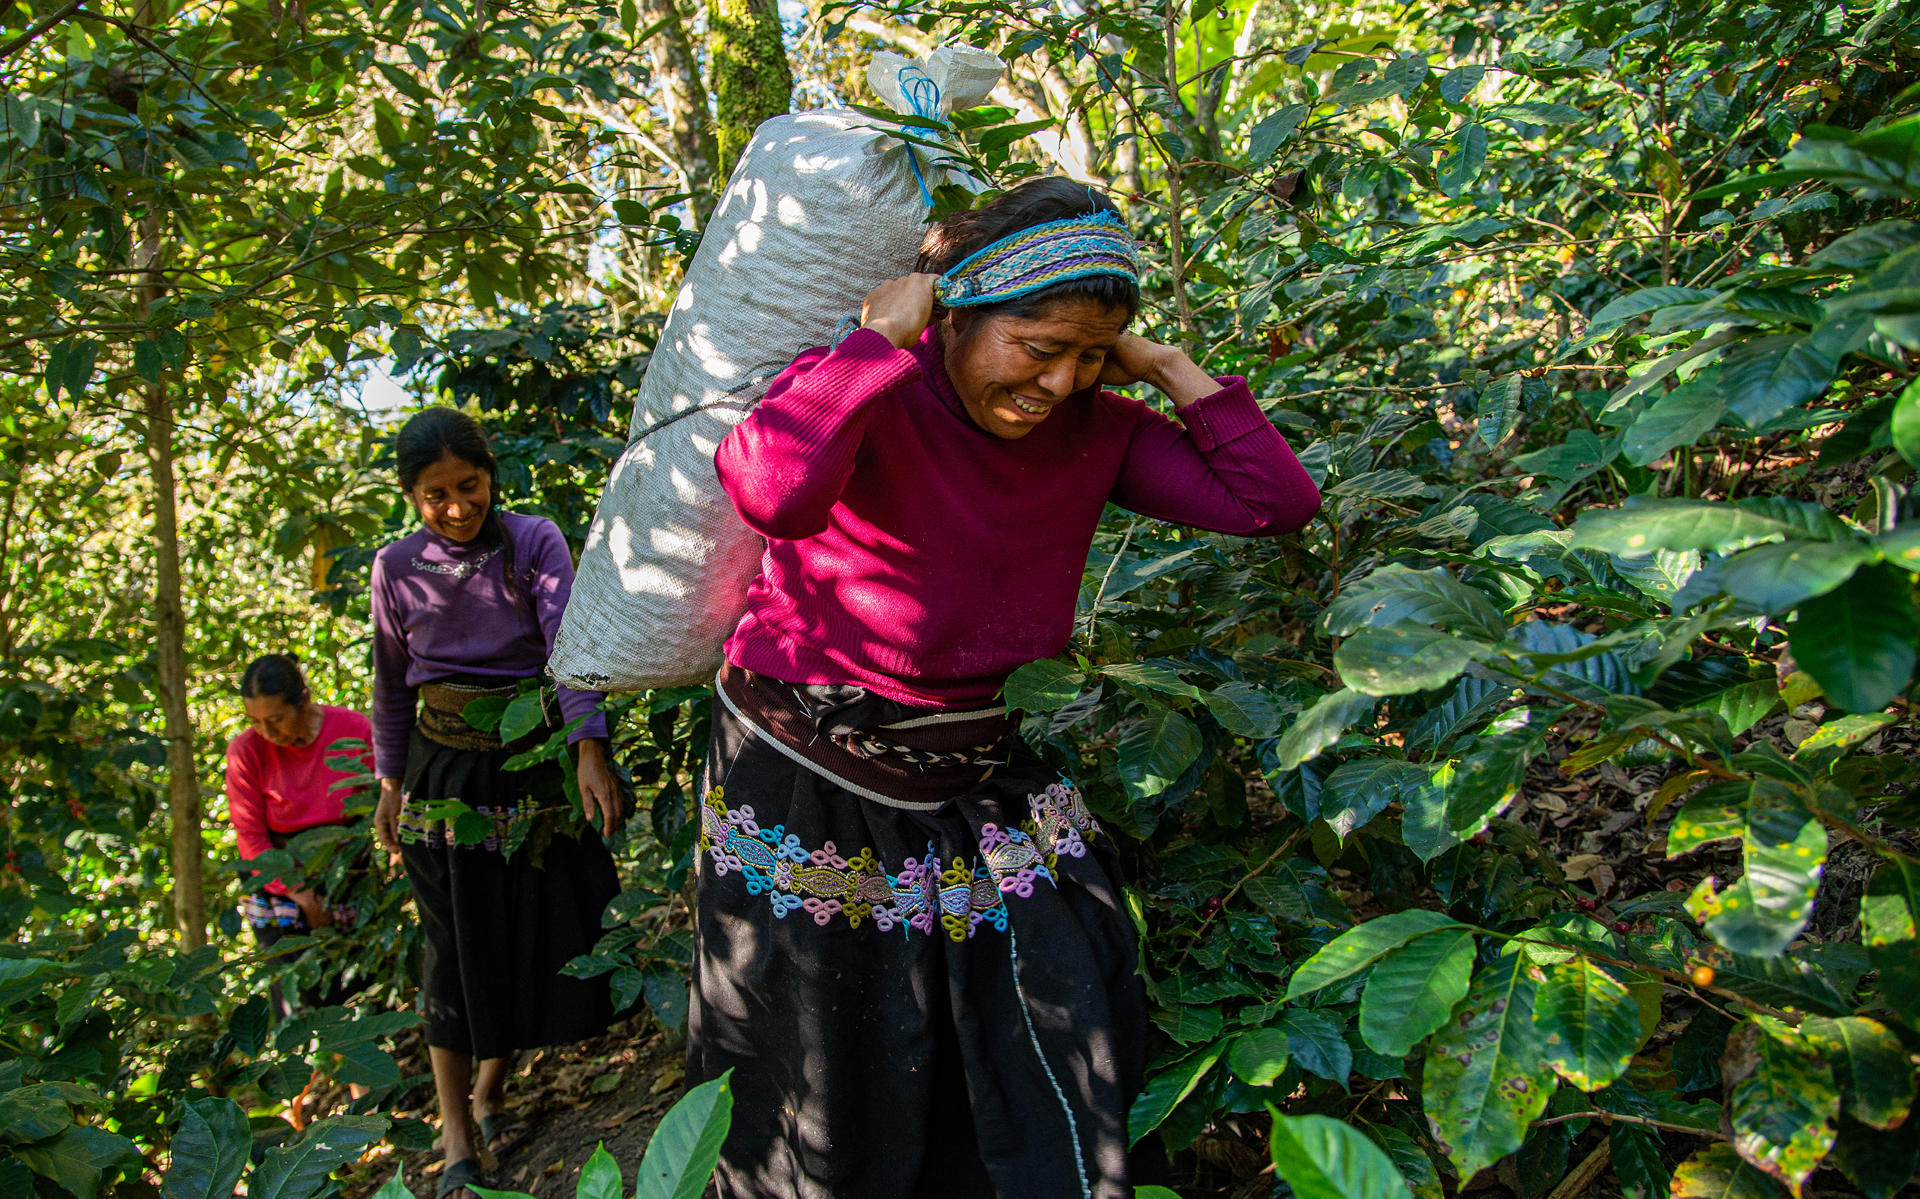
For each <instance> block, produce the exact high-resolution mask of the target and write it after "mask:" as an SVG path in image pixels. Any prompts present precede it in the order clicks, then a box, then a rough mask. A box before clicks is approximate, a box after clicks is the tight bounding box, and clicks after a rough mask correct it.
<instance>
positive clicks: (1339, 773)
mask: <svg viewBox="0 0 1920 1199" xmlns="http://www.w3.org/2000/svg"><path fill="white" fill-rule="evenodd" d="M1432 778H1433V771H1432V770H1431V769H1430V768H1429V767H1426V766H1416V765H1415V764H1413V763H1412V762H1405V761H1401V760H1400V759H1398V758H1362V759H1360V760H1359V761H1355V762H1348V763H1346V764H1345V765H1343V766H1340V767H1338V768H1336V769H1335V770H1334V772H1333V773H1332V774H1330V775H1328V776H1327V779H1326V782H1325V783H1324V784H1323V785H1322V787H1321V790H1320V817H1321V819H1323V820H1325V821H1326V822H1327V825H1328V827H1330V828H1331V829H1333V831H1334V833H1335V834H1337V835H1338V836H1339V837H1340V839H1341V840H1342V841H1345V840H1346V839H1347V838H1348V837H1350V836H1352V835H1353V833H1354V831H1355V830H1356V829H1359V828H1361V827H1362V826H1364V825H1365V824H1366V823H1367V822H1368V821H1370V820H1372V819H1373V818H1374V817H1375V816H1378V815H1379V814H1380V813H1381V812H1383V811H1385V810H1386V809H1387V806H1388V805H1389V804H1393V803H1400V802H1404V797H1405V796H1406V795H1407V793H1408V792H1409V791H1410V790H1411V791H1415V792H1417V791H1419V790H1421V789H1424V788H1425V787H1427V786H1428V785H1429V784H1430V783H1431V782H1432Z"/></svg>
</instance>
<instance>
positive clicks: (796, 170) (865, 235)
mask: <svg viewBox="0 0 1920 1199" xmlns="http://www.w3.org/2000/svg"><path fill="white" fill-rule="evenodd" d="M1000 70H1001V64H1000V60H999V59H998V58H996V57H994V56H993V55H991V54H987V53H985V52H984V51H980V50H974V49H971V48H968V47H951V48H946V49H941V50H936V51H934V52H933V54H932V55H931V56H929V58H928V59H926V60H925V61H924V62H922V61H918V60H909V59H905V58H901V57H900V56H898V55H893V54H884V53H883V54H879V55H876V56H875V58H874V61H873V63H872V65H871V66H870V67H869V69H868V73H867V77H868V82H869V83H870V84H871V85H872V86H873V89H874V91H875V92H876V93H878V94H879V95H880V96H881V98H882V99H884V100H886V101H887V102H888V103H889V104H891V105H892V106H893V107H894V108H895V109H896V110H897V111H901V112H909V111H919V112H921V113H922V115H939V116H945V115H946V114H947V113H949V112H952V111H954V110H957V109H961V108H970V107H972V106H974V105H976V104H979V103H981V102H982V101H984V100H985V99H986V97H987V94H988V92H990V91H991V90H992V88H993V85H994V83H995V82H996V81H997V80H998V79H999V76H1000ZM922 76H924V80H923V79H922ZM929 82H930V83H931V85H932V86H931V87H929V86H928V83H929ZM934 89H937V91H936V90H934ZM929 110H931V111H929ZM917 154H918V159H917V165H918V166H919V168H920V174H918V175H917V174H916V171H915V166H916V160H915V159H913V158H911V157H910V155H909V151H908V148H907V146H906V144H905V143H903V142H901V141H899V140H898V139H896V138H894V137H892V136H890V135H889V134H888V133H887V132H886V131H885V130H883V129H881V128H879V127H877V126H876V125H875V124H874V123H873V122H872V121H871V120H870V119H869V118H866V117H863V116H861V115H860V114H858V113H853V112H846V111H841V110H836V109H826V110H820V111H815V112H805V113H795V114H790V115H787V116H780V117H775V118H773V119H772V120H770V121H767V122H766V123H765V124H763V125H761V126H760V127H759V128H758V129H757V130H755V131H754V135H753V141H752V143H751V144H750V145H749V146H748V147H747V150H746V152H745V153H743V154H742V155H741V158H740V162H739V165H738V166H736V167H735V168H734V172H733V178H732V179H731V180H729V181H728V183H727V190H726V193H725V194H724V195H723V196H722V197H721V199H720V202H719V204H718V205H717V206H716V207H715V209H714V213H713V216H712V218H711V219H710V220H709V221H708V223H707V228H706V230H705V233H704V234H703V236H702V237H701V241H700V248H699V249H698V250H697V251H696V252H695V253H694V256H693V261H692V262H691V263H689V264H688V266H687V274H686V280H685V282H684V284H683V285H682V286H681V288H680V294H679V296H678V297H677V298H676V299H675V300H674V303H673V310H672V312H670V313H669V314H668V316H667V323H666V327H665V328H664V329H663V330H662V331H661V334H660V342H659V345H658V346H656V347H655V349H654V353H653V358H652V360H651V361H650V362H649V363H648V365H647V373H646V376H645V378H644V379H642V380H641V383H640V395H639V399H638V401H637V402H636V404H635V406H634V413H633V420H632V422H631V424H630V425H629V426H628V431H627V436H628V438H629V441H628V445H627V448H626V450H625V451H624V452H623V453H622V454H621V455H620V458H619V460H618V461H617V462H615V463H614V466H613V475H612V478H611V479H610V481H609V482H608V484H607V489H606V492H605V493H604V494H603V495H602V496H601V497H600V506H599V508H598V510H597V511H596V512H595V513H594V517H593V525H592V528H591V529H590V530H589V532H588V534H587V544H586V548H585V550H584V552H583V553H582V554H581V557H580V569H579V574H578V577H577V578H576V579H575V580H574V585H573V596H572V599H571V600H570V601H569V602H568V604H567V611H566V617H565V619H564V620H563V621H562V622H561V625H560V633H559V636H558V637H556V638H555V640H554V647H553V655H552V658H551V660H550V661H549V662H548V669H549V670H550V671H551V672H552V674H553V676H554V677H555V678H556V679H558V680H559V681H561V682H563V683H566V684H569V685H571V686H576V687H584V688H591V689H596V690H604V691H635V690H640V689H642V688H648V687H667V686H674V685H678V684H684V683H698V682H705V681H706V680H707V679H709V678H711V677H712V676H713V672H714V671H715V670H716V669H718V668H719V665H720V647H721V645H722V643H723V642H725V640H726V639H727V637H728V636H729V635H730V634H731V633H732V632H733V628H734V626H735V625H736V624H738V623H739V620H740V615H741V613H742V612H744V611H745V610H746V590H747V585H748V584H749V583H751V582H752V581H753V577H754V575H755V574H756V573H757V572H758V570H759V565H760V554H761V550H762V548H763V545H764V543H763V542H762V540H761V538H760V537H759V536H758V535H757V534H755V533H754V532H753V531H752V530H750V529H748V528H747V527H746V526H745V525H743V524H741V523H740V518H739V516H738V515H737V514H736V513H735V512H734V510H733V504H732V502H731V501H730V500H729V499H728V498H727V496H726V493H725V492H724V491H722V490H721V488H720V482H719V479H718V478H717V477H716V476H715V474H714V468H713V455H714V451H715V450H716V449H718V448H719V445H720V441H721V439H722V438H724V437H725V436H726V435H727V431H728V430H729V429H731V428H733V426H734V425H736V424H738V423H739V422H740V421H741V420H742V419H743V418H744V417H745V416H746V415H747V413H748V412H750V411H752V409H753V406H754V405H755V404H757V403H758V402H759V401H760V398H761V397H762V396H763V395H765V394H766V389H767V385H768V384H769V383H771V382H772V381H773V378H774V376H775V375H777V374H779V373H780V371H781V370H782V369H783V368H784V367H785V366H786V365H787V364H788V363H789V362H791V361H793V359H794V357H795V356H797V355H798V354H799V353H800V352H801V351H802V350H805V349H807V348H808V347H810V346H818V345H824V344H826V343H827V342H828V341H830V340H831V339H832V337H833V331H834V326H835V325H836V324H837V323H838V322H839V321H840V319H841V318H842V317H844V316H847V315H849V314H854V313H858V312H859V311H860V302H861V300H862V299H864V298H865V296H866V294H867V292H869V291H871V290H872V289H873V288H874V287H876V286H878V285H879V284H880V283H882V282H884V281H885V280H887V279H891V278H895V277H897V276H899V275H903V274H906V273H907V272H908V271H910V270H912V269H913V260H914V255H915V254H916V253H917V252H918V250H919V247H920V241H921V238H922V237H923V236H924V235H925V233H926V203H925V199H924V193H923V191H922V179H921V175H924V176H925V185H926V186H928V187H931V186H932V185H934V184H935V183H936V182H938V179H937V178H936V175H935V171H936V168H934V166H933V165H932V160H931V156H930V155H929V153H928V151H927V150H926V149H925V148H919V149H918V150H917Z"/></svg>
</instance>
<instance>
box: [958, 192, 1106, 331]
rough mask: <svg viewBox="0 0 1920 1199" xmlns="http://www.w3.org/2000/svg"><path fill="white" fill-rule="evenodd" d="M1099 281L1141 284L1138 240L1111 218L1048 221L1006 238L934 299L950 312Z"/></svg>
mask: <svg viewBox="0 0 1920 1199" xmlns="http://www.w3.org/2000/svg"><path fill="white" fill-rule="evenodd" d="M1095 275H1114V276H1117V277H1119V278H1122V279H1133V280H1138V279H1139V278H1140V256H1139V253H1138V251H1137V250H1136V249H1135V248H1134V244H1133V235H1132V234H1130V233H1128V232H1127V226H1126V223H1125V222H1123V221H1122V220H1121V219H1120V218H1119V217H1117V216H1115V215H1114V214H1113V213H1110V212H1099V213H1094V214H1092V215H1090V216H1077V217H1068V218H1067V219H1066V220H1062V221H1048V222H1047V223H1046V224H1044V225H1034V226H1033V227H1031V228H1028V229H1022V230H1020V231H1019V232H1018V233H1015V234H1012V235H1011V236H1008V237H1003V238H1001V239H1000V240H999V241H997V242H994V243H993V244H992V245H989V246H987V247H986V248H985V249H983V250H979V251H977V252H976V253H974V254H972V255H970V256H968V257H967V258H966V259H965V260H964V261H962V262H961V263H960V264H959V265H957V266H955V267H954V268H953V269H952V270H950V271H948V272H947V273H946V274H944V275H942V276H941V277H940V281H939V282H938V283H937V284H935V285H934V294H935V295H936V296H938V297H939V300H940V302H941V303H942V304H945V305H946V306H947V307H949V308H967V307H972V306H974V305H977V304H998V303H1000V302H1001V301H1003V300H1011V299H1015V298H1017V297H1019V296H1024V295H1026V294H1028V293H1029V292H1035V291H1039V290H1040V289H1041V288H1043V287H1051V286H1053V285H1054V284H1056V283H1065V282H1067V281H1068V280H1070V279H1085V278H1089V277H1092V276H1095Z"/></svg>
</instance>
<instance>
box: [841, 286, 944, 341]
mask: <svg viewBox="0 0 1920 1199" xmlns="http://www.w3.org/2000/svg"><path fill="white" fill-rule="evenodd" d="M939 278H940V276H938V275H928V274H915V275H902V276H900V277H899V278H898V279H889V280H887V281H886V282H885V283H882V284H881V285H880V286H878V287H876V288H874V289H873V290H872V291H870V292H868V293H867V298H866V301H865V302H864V303H862V304H861V305H860V327H861V328H862V329H872V330H873V331H874V332H876V333H878V334H880V335H881V336H882V337H884V338H886V339H887V340H888V341H890V342H892V343H893V345H894V348H895V349H900V350H904V349H906V348H907V347H908V346H910V345H912V344H913V343H914V342H916V341H919V340H920V334H921V333H923V332H925V331H926V328H927V322H928V321H931V320H932V319H933V285H934V283H935V282H936V281H937V280H938V279H939Z"/></svg>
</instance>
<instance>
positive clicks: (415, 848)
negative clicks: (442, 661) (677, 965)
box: [400, 721, 620, 1058]
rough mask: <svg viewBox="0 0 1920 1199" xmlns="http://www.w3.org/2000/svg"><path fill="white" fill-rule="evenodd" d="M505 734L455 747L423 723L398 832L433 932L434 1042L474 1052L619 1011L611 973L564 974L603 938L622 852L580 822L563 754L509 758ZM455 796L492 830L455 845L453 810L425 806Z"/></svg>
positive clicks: (496, 1050) (521, 1043)
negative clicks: (528, 764) (566, 791)
mask: <svg viewBox="0 0 1920 1199" xmlns="http://www.w3.org/2000/svg"><path fill="white" fill-rule="evenodd" d="M427 723H428V722H426V721H423V722H422V725H423V726H424V725H425V724H427ZM537 735H540V736H544V735H545V733H544V732H542V733H541V734H537ZM495 746H496V747H495V748H492V749H475V748H460V747H456V746H452V745H447V744H444V743H442V742H440V741H436V740H434V739H433V738H432V737H430V736H428V735H426V733H425V732H423V731H422V727H421V726H416V728H415V729H414V733H413V739H412V741H411V742H410V743H409V745H408V748H407V773H406V780H405V795H406V801H405V806H404V807H403V809H402V815H401V830H400V831H401V848H400V853H401V860H402V862H404V863H405V865H406V871H407V882H408V884H409V885H410V886H411V887H412V888H413V899H414V907H415V908H416V909H417V910H418V911H419V914H420V926H421V932H422V933H423V934H424V939H425V941H426V961H425V964H424V967H423V970H422V976H421V994H420V1011H421V1014H422V1015H423V1016H424V1017H425V1019H426V1040H427V1044H429V1045H433V1046H437V1047H439V1048H443V1049H456V1050H460V1051H462V1052H465V1053H471V1054H472V1055H473V1056H474V1057H476V1058H493V1057H504V1056H506V1055H507V1054H508V1053H510V1052H512V1051H513V1050H516V1049H534V1048H538V1047H540V1046H542V1045H558V1044H564V1043H566V1042H569V1041H578V1040H582V1039H584V1038H586V1037H590V1036H594V1035H595V1034H597V1033H600V1032H603V1031H605V1029H606V1027H607V1025H608V1023H610V1022H611V1020H612V1018H613V1011H612V1003H611V999H610V997H609V995H608V991H607V983H606V980H605V979H603V978H590V979H579V978H572V977H568V976H566V975H563V974H561V973H560V970H561V968H562V967H564V966H565V965H566V964H567V963H568V962H569V961H571V960H572V959H573V958H574V957H575V956H577V955H579V954H584V953H590V952H591V951H592V950H593V945H594V942H595V941H597V940H598V939H599V936H600V931H601V930H600V915H601V913H602V912H603V911H604V910H605V909H606V906H607V904H608V902H609V901H611V900H612V899H613V897H614V896H615V895H617V894H619V891H620V881H619V877H618V874H617V872H616V871H615V869H614V864H613V856H612V855H611V854H610V853H608V852H607V847H606V845H605V843H603V842H602V841H601V840H600V837H599V834H598V833H596V832H594V831H593V830H592V829H591V828H582V829H580V830H579V832H578V835H577V836H576V835H574V834H573V832H572V831H571V830H572V828H573V826H574V825H575V824H576V823H577V822H575V821H571V820H569V819H568V818H567V817H566V814H565V813H564V812H563V811H560V810H558V809H559V808H560V805H562V804H564V803H565V800H564V798H563V797H562V796H561V794H560V771H559V768H558V767H557V766H556V765H554V764H553V763H546V764H544V765H542V766H537V767H535V768H533V769H531V770H522V771H509V770H502V769H501V764H502V763H504V762H505V761H506V760H507V759H508V758H509V757H511V756H512V755H513V750H512V749H508V748H500V747H498V743H497V741H496V743H495ZM516 748H519V747H516ZM449 799H458V800H460V801H462V802H463V803H465V804H466V805H467V806H468V807H470V808H472V809H473V810H474V811H475V812H477V813H479V814H480V815H482V816H483V817H485V818H487V819H488V820H490V821H491V822H492V826H493V828H492V831H491V834H490V835H489V836H488V837H487V838H486V839H485V840H483V841H480V842H479V843H477V844H473V845H460V844H458V843H457V842H456V839H455V838H454V837H453V836H451V835H449V828H448V825H447V822H445V821H444V820H439V819H433V818H431V817H430V816H428V815H427V814H428V813H430V812H431V811H432V810H433V807H434V805H435V804H436V803H437V802H439V801H443V800H449ZM523 821H524V822H527V823H529V824H530V825H533V826H534V828H535V831H534V833H533V834H532V835H528V834H527V833H526V831H525V830H524V829H520V828H518V827H517V826H518V825H519V824H520V822H523ZM541 825H544V826H545V827H544V828H542V827H540V826H541ZM509 848H512V850H513V852H511V853H508V852H506V851H507V850H508V849H509Z"/></svg>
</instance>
